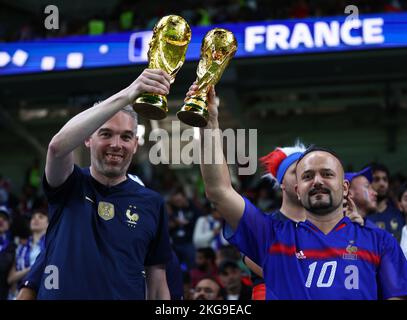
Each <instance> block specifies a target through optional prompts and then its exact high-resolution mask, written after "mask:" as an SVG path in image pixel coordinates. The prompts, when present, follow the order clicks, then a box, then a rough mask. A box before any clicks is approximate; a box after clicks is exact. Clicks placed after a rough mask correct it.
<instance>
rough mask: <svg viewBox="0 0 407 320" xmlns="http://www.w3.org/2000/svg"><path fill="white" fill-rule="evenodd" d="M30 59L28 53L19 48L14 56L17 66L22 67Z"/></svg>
mask: <svg viewBox="0 0 407 320" xmlns="http://www.w3.org/2000/svg"><path fill="white" fill-rule="evenodd" d="M27 59H28V53H27V52H25V51H23V50H20V49H18V50H17V51H16V52H15V53H14V55H13V58H12V61H13V63H14V64H15V65H16V66H17V67H22V66H23V65H24V64H25V63H26V62H27Z"/></svg>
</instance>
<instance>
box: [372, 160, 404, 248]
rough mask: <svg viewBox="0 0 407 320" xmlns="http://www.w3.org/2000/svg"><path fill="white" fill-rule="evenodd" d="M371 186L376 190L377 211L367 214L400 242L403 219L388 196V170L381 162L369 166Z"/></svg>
mask: <svg viewBox="0 0 407 320" xmlns="http://www.w3.org/2000/svg"><path fill="white" fill-rule="evenodd" d="M371 169H372V175H373V181H372V187H373V189H374V190H375V191H376V192H377V213H374V214H371V215H369V216H368V219H369V220H371V221H372V222H374V223H375V224H376V225H377V226H378V227H379V228H381V229H384V230H386V231H388V232H390V233H391V234H392V235H393V236H394V237H395V238H396V239H397V241H399V242H400V239H401V230H402V228H403V226H404V225H405V220H404V217H403V215H402V214H401V212H400V210H398V209H397V208H396V206H395V204H394V203H393V201H392V200H391V199H390V197H389V177H390V174H389V170H388V169H387V167H386V166H384V165H383V164H378V163H376V164H373V165H372V166H371Z"/></svg>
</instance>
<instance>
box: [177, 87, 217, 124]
mask: <svg viewBox="0 0 407 320" xmlns="http://www.w3.org/2000/svg"><path fill="white" fill-rule="evenodd" d="M196 83H197V82H196V81H195V82H194V83H193V84H192V85H191V86H190V87H189V89H188V92H187V94H186V96H187V98H185V100H184V101H186V100H187V99H188V98H189V97H192V96H194V95H196V94H197V93H198V92H197V90H198V85H197V84H196ZM207 97H208V101H207V103H208V104H207V107H208V112H209V119H208V125H207V126H206V128H218V127H219V125H218V107H219V98H218V97H217V96H216V91H215V86H210V87H209V91H208V95H207Z"/></svg>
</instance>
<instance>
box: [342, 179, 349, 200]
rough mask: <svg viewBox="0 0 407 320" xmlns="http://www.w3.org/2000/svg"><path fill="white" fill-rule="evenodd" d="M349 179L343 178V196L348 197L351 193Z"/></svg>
mask: <svg viewBox="0 0 407 320" xmlns="http://www.w3.org/2000/svg"><path fill="white" fill-rule="evenodd" d="M349 187H350V184H349V181H348V180H343V196H344V197H345V198H346V197H347V196H348V195H349V192H350V190H349Z"/></svg>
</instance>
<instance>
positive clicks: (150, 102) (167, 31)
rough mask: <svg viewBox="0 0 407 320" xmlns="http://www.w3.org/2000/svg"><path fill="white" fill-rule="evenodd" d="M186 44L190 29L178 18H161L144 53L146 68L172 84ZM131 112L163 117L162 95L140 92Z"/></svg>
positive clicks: (151, 117) (188, 39)
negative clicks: (164, 75) (167, 77)
mask: <svg viewBox="0 0 407 320" xmlns="http://www.w3.org/2000/svg"><path fill="white" fill-rule="evenodd" d="M190 41H191V28H190V27H189V25H188V23H187V22H186V21H185V20H184V19H183V18H182V17H180V16H176V15H169V16H165V17H163V18H162V19H161V20H160V21H158V23H157V24H156V25H155V26H154V29H153V37H152V39H151V41H150V45H149V50H148V61H149V64H148V68H150V69H161V70H163V71H165V72H167V73H168V74H169V75H170V77H171V83H173V82H174V80H175V75H176V74H177V72H178V71H179V69H180V68H181V67H182V65H183V64H184V61H185V54H186V51H187V48H188V44H189V42H190ZM133 109H134V111H136V112H137V113H138V114H139V115H141V116H142V117H145V118H147V119H150V120H161V119H164V118H165V117H166V116H167V112H168V107H167V98H166V96H165V95H160V94H153V93H143V94H141V95H140V96H138V97H137V99H136V100H135V101H134V103H133Z"/></svg>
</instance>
